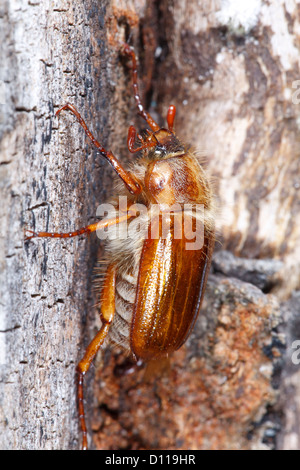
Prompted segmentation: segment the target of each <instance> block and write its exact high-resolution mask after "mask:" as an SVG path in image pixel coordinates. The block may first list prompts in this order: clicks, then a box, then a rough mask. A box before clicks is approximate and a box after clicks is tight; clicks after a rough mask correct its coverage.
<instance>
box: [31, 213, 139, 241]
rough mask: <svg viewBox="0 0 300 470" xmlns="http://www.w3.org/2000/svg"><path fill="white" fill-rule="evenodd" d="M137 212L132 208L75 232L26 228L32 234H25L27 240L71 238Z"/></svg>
mask: <svg viewBox="0 0 300 470" xmlns="http://www.w3.org/2000/svg"><path fill="white" fill-rule="evenodd" d="M135 215H136V214H134V213H132V212H130V210H129V211H128V212H127V214H125V215H122V216H119V217H115V218H112V219H106V220H101V221H100V222H97V223H95V224H91V225H87V226H86V227H82V228H80V229H79V230H75V231H74V232H64V233H59V232H34V231H33V230H29V229H25V233H26V232H28V233H30V234H31V235H28V236H25V241H27V240H30V239H31V238H37V237H38V238H41V237H48V238H71V237H77V236H78V235H82V234H84V233H91V232H95V231H96V230H100V229H103V228H107V227H110V226H112V225H116V224H120V223H122V222H126V220H129V219H130V218H131V217H134V216H135Z"/></svg>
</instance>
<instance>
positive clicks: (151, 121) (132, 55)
mask: <svg viewBox="0 0 300 470" xmlns="http://www.w3.org/2000/svg"><path fill="white" fill-rule="evenodd" d="M121 52H122V53H123V54H124V55H126V56H127V57H129V58H130V59H131V62H132V67H131V73H132V82H133V83H132V85H133V92H134V99H135V101H136V104H137V108H138V114H139V115H140V116H142V118H143V119H145V121H146V122H147V124H148V125H149V126H150V127H151V129H152V130H153V131H154V132H155V131H159V129H160V126H159V125H158V124H157V123H156V122H155V121H154V119H153V118H152V117H151V116H150V114H149V113H148V112H147V111H145V109H144V106H143V105H142V102H141V97H140V92H139V86H138V74H137V60H136V55H135V52H134V50H133V49H132V48H131V47H130V46H129V45H128V44H126V43H125V44H123V46H122V48H121Z"/></svg>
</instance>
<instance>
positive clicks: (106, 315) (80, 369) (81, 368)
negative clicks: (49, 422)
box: [77, 264, 116, 450]
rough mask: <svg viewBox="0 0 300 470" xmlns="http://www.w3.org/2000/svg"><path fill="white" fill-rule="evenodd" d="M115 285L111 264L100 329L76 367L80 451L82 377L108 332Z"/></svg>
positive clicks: (84, 432)
mask: <svg viewBox="0 0 300 470" xmlns="http://www.w3.org/2000/svg"><path fill="white" fill-rule="evenodd" d="M115 284H116V270H115V266H114V265H113V264H111V265H109V266H108V268H107V272H106V276H105V280H104V284H103V289H102V293H101V312H100V316H101V320H102V323H103V324H102V327H101V328H100V330H99V331H98V333H97V334H96V336H95V338H94V339H93V340H92V341H91V342H90V344H89V345H88V347H87V349H86V351H85V354H84V356H83V358H82V359H81V361H80V362H79V364H78V366H77V399H78V411H79V421H80V427H81V432H82V449H83V450H87V448H88V443H87V428H86V422H85V412H84V393H83V382H84V376H85V374H86V373H87V371H88V370H89V368H90V365H91V363H92V361H93V359H94V357H95V356H96V354H97V352H98V351H99V349H100V347H101V346H102V344H103V343H104V340H105V338H106V336H107V334H108V332H109V328H110V325H111V323H112V320H113V317H114V313H115Z"/></svg>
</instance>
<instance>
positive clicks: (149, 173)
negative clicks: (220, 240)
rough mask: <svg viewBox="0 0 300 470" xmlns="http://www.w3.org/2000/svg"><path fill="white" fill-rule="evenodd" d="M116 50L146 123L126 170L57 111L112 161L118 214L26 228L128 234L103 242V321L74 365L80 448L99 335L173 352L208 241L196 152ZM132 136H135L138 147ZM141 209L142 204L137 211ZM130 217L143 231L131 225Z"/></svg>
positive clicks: (133, 347) (158, 353)
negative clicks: (156, 114) (151, 106)
mask: <svg viewBox="0 0 300 470" xmlns="http://www.w3.org/2000/svg"><path fill="white" fill-rule="evenodd" d="M121 52H122V53H123V54H124V55H125V56H127V57H128V58H129V59H131V62H132V77H133V89H134V97H135V100H136V103H137V108H138V114H139V115H140V116H142V117H143V118H144V119H145V121H146V122H147V124H148V126H149V127H150V128H151V131H149V130H148V131H146V133H144V134H143V135H139V134H138V135H137V134H136V130H135V128H134V127H133V126H131V127H130V128H129V131H128V138H127V144H128V149H129V151H130V152H132V153H136V152H140V158H138V159H137V160H136V161H135V162H134V163H133V164H132V165H131V167H130V169H129V170H125V169H124V168H123V167H122V165H121V164H120V162H119V161H118V160H117V159H116V158H115V156H114V155H113V154H112V153H111V152H109V151H106V150H105V149H104V148H103V147H102V145H101V144H100V143H99V142H98V141H97V140H96V139H95V138H94V136H93V135H92V133H91V132H90V131H89V129H88V128H87V126H86V124H85V122H84V120H83V119H82V117H81V116H80V114H79V112H78V111H77V110H76V108H75V107H74V106H73V105H71V104H69V103H68V104H66V105H64V106H63V107H61V108H60V109H59V110H58V111H57V113H56V115H58V114H60V112H61V111H62V110H63V109H66V110H69V111H71V112H72V113H73V114H74V115H75V116H76V118H77V119H78V121H79V123H80V124H81V126H82V127H83V129H84V130H85V133H86V134H87V136H88V137H89V138H90V139H91V141H92V142H93V144H94V145H95V146H96V147H97V149H98V150H99V152H100V154H101V155H102V156H103V157H104V158H106V159H107V160H108V161H109V163H110V164H111V165H112V166H113V168H114V169H115V171H116V173H117V175H118V177H119V180H118V181H120V180H122V182H123V183H124V184H123V185H122V186H121V187H120V184H117V185H116V188H115V194H118V195H119V196H122V197H123V200H124V198H125V197H126V207H125V209H124V204H123V205H122V207H121V204H120V202H119V201H120V198H119V200H117V199H115V200H113V201H112V207H113V208H114V209H115V213H117V216H116V215H115V213H112V214H111V216H108V217H106V218H105V219H103V220H102V221H100V222H98V223H95V224H92V225H88V226H87V227H83V228H82V229H79V230H76V231H74V232H71V233H49V232H33V231H30V230H28V232H29V233H30V235H28V236H27V239H31V238H34V237H52V238H56V237H58V238H69V237H74V236H77V235H80V234H83V233H90V232H93V231H96V230H97V231H98V230H106V231H107V234H108V235H109V233H110V231H111V230H112V228H114V229H115V228H116V226H118V227H119V228H122V229H124V228H127V227H128V230H129V232H130V234H131V236H130V237H129V238H128V237H127V238H123V237H112V238H108V240H107V243H106V248H107V258H108V260H109V264H108V267H107V270H106V274H105V278H104V281H103V285H102V287H101V295H100V300H101V302H100V305H101V307H100V316H101V320H102V327H101V328H100V330H99V332H98V333H97V335H96V336H95V338H94V339H93V340H92V341H91V343H90V345H89V346H88V348H87V349H86V352H85V355H84V357H83V359H82V360H81V361H80V363H79V364H78V367H77V373H78V382H77V383H78V407H79V418H80V424H81V430H82V435H83V441H82V448H83V449H87V429H86V423H85V414H84V405H83V378H84V375H85V374H86V372H87V371H88V369H89V367H90V365H91V362H92V360H93V359H94V357H95V355H96V353H97V351H98V350H99V348H100V347H101V345H102V344H103V342H104V340H105V339H106V338H108V339H109V340H110V341H112V342H113V343H116V344H118V345H121V346H122V347H123V348H124V349H125V350H126V351H128V352H130V353H131V354H132V355H133V356H134V357H135V358H136V359H141V360H143V361H145V362H147V361H149V360H153V359H159V358H161V357H165V356H168V355H169V354H170V353H172V352H173V351H175V350H177V349H178V348H179V347H180V346H181V345H182V344H183V343H184V342H185V341H186V339H187V337H188V335H189V333H190V332H191V330H192V328H193V325H194V323H195V321H196V318H197V315H198V313H199V310H200V306H201V302H202V298H203V293H204V290H205V285H206V281H207V276H208V271H209V267H210V262H211V256H212V251H213V247H214V241H215V239H214V203H213V195H212V190H211V186H210V183H209V181H208V178H207V176H206V175H205V172H204V170H203V168H202V167H201V165H200V163H199V161H198V158H197V156H196V155H195V154H194V153H193V152H191V151H190V150H188V148H187V147H186V146H185V145H184V144H182V143H181V142H180V141H179V140H178V138H177V136H176V135H175V132H174V119H175V112H176V110H175V106H173V105H171V106H170V107H169V110H168V114H167V124H168V129H164V128H161V127H160V126H159V125H158V124H157V123H156V122H155V121H154V120H153V118H152V117H151V116H150V115H149V113H148V112H147V111H145V110H144V108H143V105H142V103H141V100H140V95H139V89H138V83H137V62H136V56H135V53H134V51H133V49H132V48H131V47H130V46H128V45H127V44H124V45H123V46H122V50H121ZM136 138H137V139H138V140H139V141H140V144H139V146H137V147H135V142H136ZM196 206H199V207H202V208H204V211H205V214H204V218H203V217H202V219H201V224H200V227H201V235H202V238H201V243H200V245H199V244H198V245H197V243H196V244H194V245H193V244H191V243H192V242H191V240H192V239H193V237H195V236H197V227H198V229H199V224H198V222H199V219H200V217H199V214H198V213H197V212H196V213H195V212H194V210H193V209H194V208H195V207H196ZM141 207H144V208H145V209H146V210H145V211H144V212H143V214H142V215H141V214H140V208H141ZM186 208H187V209H186ZM171 212H172V214H171ZM138 213H139V215H138ZM202 214H203V213H202ZM183 215H184V218H183ZM137 220H138V221H139V225H140V226H143V227H144V229H143V230H136V222H137ZM132 228H133V230H131V229H132ZM195 228H196V232H195ZM178 229H181V230H178ZM178 233H179V235H178ZM195 234H196V235H195Z"/></svg>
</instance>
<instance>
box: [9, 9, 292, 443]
mask: <svg viewBox="0 0 300 470" xmlns="http://www.w3.org/2000/svg"><path fill="white" fill-rule="evenodd" d="M299 22H300V17H299V5H298V3H297V2H296V0H289V1H283V0H282V1H281V0H274V1H273V2H268V3H267V2H264V1H263V0H256V1H253V2H237V1H234V0H215V1H206V2H198V1H196V0H192V1H189V2H187V1H182V0H175V1H170V0H168V1H167V0H165V1H161V2H154V1H153V2H146V1H145V0H139V1H138V0H136V1H129V0H128V1H126V0H124V1H121V2H120V1H119V2H117V1H114V0H111V1H109V0H107V1H105V2H99V1H96V0H86V1H85V2H83V1H77V2H70V1H64V0H62V1H58V0H57V1H52V2H50V1H45V2H38V1H30V2H24V1H21V0H20V1H16V2H9V1H5V0H3V1H2V3H1V5H0V51H1V63H3V64H4V67H1V71H0V74H1V75H0V87H1V88H0V113H1V115H0V116H1V118H0V126H1V136H0V138H1V141H0V183H1V185H0V192H1V202H2V208H1V211H0V217H1V224H0V226H1V231H0V263H1V268H0V291H1V295H0V298H1V300H0V308H1V310H0V447H1V448H3V449H12V448H14V449H56V448H62V449H63V448H77V447H78V439H79V433H78V424H77V409H76V398H75V381H74V377H75V364H76V362H77V361H78V360H79V358H80V356H81V355H82V351H83V346H84V344H87V342H88V340H89V339H90V338H91V337H92V336H93V334H94V317H95V313H96V310H95V309H94V307H93V305H94V304H95V302H96V301H97V295H96V293H95V292H94V291H93V290H92V287H91V285H92V278H93V268H94V267H95V264H96V256H97V251H98V250H99V244H98V243H97V240H96V238H95V237H90V239H85V238H84V237H81V238H80V240H66V241H62V242H61V241H56V240H51V241H50V242H49V241H43V240H34V241H33V242H31V243H30V244H28V245H25V246H24V244H23V227H24V224H25V223H27V224H28V225H29V226H30V227H35V228H36V229H37V230H42V229H49V230H57V231H69V230H72V229H75V228H78V227H80V226H83V225H86V224H87V223H89V222H91V221H92V220H94V217H95V215H96V209H97V205H98V204H99V203H101V202H104V201H105V199H106V197H107V195H108V194H110V192H109V190H110V182H111V174H112V170H111V169H110V168H108V166H107V164H106V163H105V162H102V161H101V160H100V158H99V156H98V155H97V153H96V152H95V151H94V150H93V148H92V147H91V145H90V144H89V143H88V142H87V139H86V138H85V136H84V133H83V132H82V131H81V130H80V129H79V126H78V125H77V123H76V122H75V121H74V119H73V118H72V116H71V115H70V114H67V113H64V114H62V115H61V118H60V120H59V122H58V119H57V118H55V117H54V113H55V111H56V109H57V108H58V106H60V105H61V104H63V103H65V102H66V101H71V102H73V103H74V104H76V106H77V107H78V108H79V109H80V110H81V112H82V113H83V115H84V117H85V118H86V120H87V122H88V123H89V126H90V127H91V129H92V130H93V131H94V132H95V134H96V135H97V136H99V137H101V142H102V143H103V144H104V145H105V146H107V148H109V149H111V150H112V151H114V152H115V154H116V155H118V156H119V157H121V159H123V162H126V158H127V153H128V152H127V151H126V135H127V134H126V133H127V128H128V126H129V124H131V123H134V124H136V125H137V126H138V127H141V126H142V125H143V123H142V122H141V120H140V119H137V118H136V117H135V116H136V115H135V107H134V102H133V100H132V99H131V96H130V92H131V87H130V83H129V80H130V76H129V74H128V70H127V69H126V67H124V66H123V64H122V63H121V61H120V59H119V53H118V50H119V43H120V41H122V40H124V39H125V37H126V36H127V35H128V33H131V42H132V44H133V45H134V46H135V48H136V50H137V52H138V54H139V57H140V63H141V71H142V73H141V78H142V83H143V87H142V92H143V99H144V102H145V103H147V105H148V108H149V107H150V110H151V112H152V113H153V114H154V115H155V117H157V118H158V119H161V123H162V124H163V123H164V122H165V121H164V119H165V115H166V111H167V107H168V105H169V104H170V103H173V104H175V105H176V106H177V117H176V129H177V133H178V135H179V137H181V138H182V139H183V140H185V141H186V142H188V143H191V144H192V145H193V146H195V147H196V148H197V149H199V151H201V153H204V154H205V155H206V156H207V162H208V168H209V169H210V170H211V173H212V175H213V176H214V178H215V185H216V191H217V194H218V198H219V205H220V207H221V211H220V212H221V213H220V216H219V239H220V241H221V242H222V247H223V248H227V249H229V250H231V251H232V252H233V253H234V254H235V255H239V256H243V257H244V258H273V259H276V260H277V261H281V262H282V263H283V264H282V267H280V269H279V271H278V273H277V274H276V276H275V278H276V279H275V281H274V282H273V283H272V285H271V286H268V288H267V289H265V294H266V296H267V295H268V294H267V292H270V291H272V292H273V293H275V294H276V295H277V297H278V299H286V298H287V297H288V296H289V294H290V293H291V291H292V290H293V289H299V272H300V269H299V259H300V254H299V251H300V245H299V230H300V229H299V227H300V221H299V217H300V215H299V214H300V211H299V196H298V194H299V189H300V172H299V137H298V135H299V114H300V104H299V99H298V95H297V88H295V87H297V83H296V81H297V80H298V79H299V77H300V74H299V34H298V31H299ZM274 269H275V268H274ZM228 275H229V276H231V275H232V274H228ZM250 278H251V276H250ZM272 279H273V278H272ZM250 280H251V279H250ZM253 282H254V281H253ZM254 283H255V282H254ZM229 285H230V282H229ZM233 290H234V288H233ZM246 297H247V296H246ZM238 298H239V297H238ZM208 301H209V300H208ZM262 302H263V303H264V302H266V304H267V305H269V304H268V302H269V301H267V298H266V299H264V300H262ZM270 302H273V300H272V301H271V300H270ZM274 302H277V301H276V299H275V300H274ZM274 310H276V311H277V307H276V309H274ZM219 313H220V312H219ZM293 315H294V316H293V318H295V314H293ZM287 318H288V321H289V318H290V317H289V316H288V315H287ZM201 334H202V333H201ZM293 339H295V337H293ZM198 340H199V341H200V340H201V335H200V336H199V339H198ZM289 341H292V339H291V337H290V336H289ZM196 350H197V348H196ZM193 351H194V352H195V348H194V349H193ZM259 360H260V359H258V362H257V364H256V366H257V367H258V369H259ZM289 360H290V359H289V356H287V361H289ZM285 371H286V375H284V380H287V381H288V380H289V377H291V376H290V375H289V373H290V372H289V369H288V368H286V369H285ZM292 374H293V380H290V383H291V384H292V383H293V381H294V380H297V379H296V378H297V376H298V375H297V374H298V371H297V370H295V368H294V369H293V370H292ZM295 374H296V375H295ZM89 377H90V378H91V377H92V373H91V374H89ZM90 382H91V381H90ZM282 390H283V393H282V396H281V405H280V409H279V415H282V414H283V416H287V417H288V416H290V415H289V414H288V413H289V403H288V400H287V399H286V398H285V396H284V393H285V392H284V390H286V387H285V388H284V387H283V389H282ZM289 390H290V389H289ZM270 393H271V392H270ZM271 395H272V394H271ZM271 395H270V396H271ZM274 396H275V395H274ZM88 398H89V401H90V404H91V408H92V405H93V400H94V399H93V393H92V387H91V383H90V387H89V392H88ZM272 400H273V401H274V400H275V398H274V397H273V395H272V398H271V399H270V401H271V402H272ZM293 403H294V402H293ZM297 403H298V402H297V400H295V403H294V404H293V406H294V409H295V414H296V416H299V406H298V405H297ZM141 406H142V405H141ZM267 406H268V405H267V400H266V401H265V402H264V403H263V405H262V407H261V408H259V410H263V409H266V407H267ZM127 412H128V410H127ZM285 423H286V424H285ZM281 426H282V433H283V435H282V436H281V439H280V440H279V441H278V444H277V445H278V446H279V447H280V446H282V447H284V448H295V447H297V446H298V448H299V447H300V445H299V435H298V434H297V433H298V430H297V426H296V425H295V426H294V427H292V428H293V429H292V431H293V432H290V428H288V427H286V426H289V422H288V420H287V421H284V420H282V422H281ZM290 426H292V424H290ZM95 427H96V428H97V426H96V425H95ZM245 429H246V427H245ZM245 429H244V431H245ZM285 432H286V434H285ZM101 435H102V437H103V429H101ZM237 435H238V434H237ZM289 436H291V437H289ZM295 436H296V437H295ZM96 441H97V438H96ZM273 441H274V439H273ZM273 441H272V442H273ZM126 442H127V441H126ZM223 442H225V444H224V445H225V446H226V440H223ZM127 443H128V442H127ZM231 444H232V442H231ZM239 444H240V443H239V442H237V443H236V445H237V446H238V445H239ZM102 445H104V446H105V442H104V443H103V440H102V443H101V446H102ZM169 445H171V444H169ZM191 445H192V444H191ZM209 445H211V443H209V442H208V441H207V446H208V447H209ZM242 447H244V448H246V447H247V445H246V444H245V441H243V445H242Z"/></svg>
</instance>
